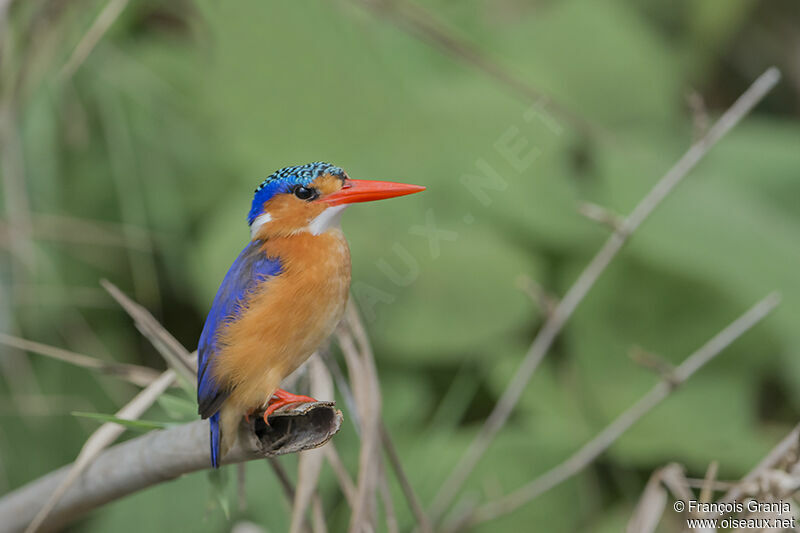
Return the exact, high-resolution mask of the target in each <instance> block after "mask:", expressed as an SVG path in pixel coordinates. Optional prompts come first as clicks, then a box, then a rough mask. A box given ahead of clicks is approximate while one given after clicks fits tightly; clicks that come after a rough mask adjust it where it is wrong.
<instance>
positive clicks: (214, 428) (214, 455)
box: [208, 411, 220, 468]
mask: <svg viewBox="0 0 800 533" xmlns="http://www.w3.org/2000/svg"><path fill="white" fill-rule="evenodd" d="M208 422H209V429H210V430H211V431H210V437H211V438H210V441H211V466H213V467H214V468H219V459H220V457H219V446H220V433H219V411H217V412H216V413H214V414H213V415H212V416H211V417H210V418H209V419H208Z"/></svg>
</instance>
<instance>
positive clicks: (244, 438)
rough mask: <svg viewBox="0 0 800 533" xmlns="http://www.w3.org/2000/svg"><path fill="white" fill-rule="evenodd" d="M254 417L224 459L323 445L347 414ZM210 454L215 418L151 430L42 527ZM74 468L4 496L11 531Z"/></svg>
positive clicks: (306, 410)
mask: <svg viewBox="0 0 800 533" xmlns="http://www.w3.org/2000/svg"><path fill="white" fill-rule="evenodd" d="M251 420H252V421H251V422H250V423H249V424H247V423H245V422H243V423H242V425H241V426H240V428H239V439H238V442H237V444H236V446H235V447H234V448H233V449H232V450H231V451H230V452H229V453H228V454H227V455H226V456H225V457H224V458H223V463H224V464H233V463H240V462H244V461H251V460H254V459H262V458H264V457H273V456H276V455H283V454H286V453H294V452H299V451H303V450H309V449H312V448H318V447H319V446H322V445H323V444H325V443H326V442H328V440H330V438H331V437H333V435H334V434H335V433H336V432H337V431H339V428H340V426H341V424H342V413H341V411H339V410H337V409H335V408H334V404H333V402H316V403H313V404H301V405H299V406H297V407H295V408H289V409H283V410H278V411H276V412H275V413H274V414H273V415H272V416H271V417H270V426H267V425H266V424H264V421H263V419H262V418H261V417H259V416H256V415H254V416H253V417H251ZM208 453H209V452H208V423H207V422H205V421H201V420H198V421H196V422H191V423H189V424H183V425H180V426H176V427H172V428H169V429H165V430H158V431H151V432H149V433H147V434H145V435H143V436H141V437H138V438H135V439H132V440H129V441H127V442H124V443H122V444H118V445H117V446H114V447H112V448H109V449H108V450H106V451H105V452H103V453H102V454H101V455H100V456H99V457H97V458H96V459H95V461H94V462H93V463H92V464H90V465H89V466H88V467H87V468H86V469H85V470H84V471H83V473H82V474H81V475H80V477H79V478H78V480H77V482H76V483H74V484H72V485H71V487H70V488H69V490H68V491H67V492H66V493H65V494H64V495H63V496H62V497H61V499H60V500H59V502H58V504H57V505H56V506H55V507H54V508H53V509H52V511H51V512H50V514H49V515H48V517H47V519H46V520H45V521H44V522H43V523H42V525H41V529H40V531H53V530H57V529H60V528H62V527H63V526H64V525H65V524H67V523H68V522H69V521H71V520H74V519H75V518H77V517H79V516H81V515H83V514H85V513H87V512H89V511H91V510H92V509H95V508H97V507H99V506H101V505H103V504H105V503H108V502H110V501H114V500H117V499H120V498H123V497H125V496H127V495H129V494H132V493H134V492H137V491H139V490H142V489H145V488H147V487H150V486H152V485H156V484H158V483H162V482H164V481H169V480H171V479H175V478H177V477H179V476H181V475H184V474H188V473H190V472H195V471H198V470H205V469H208V468H210V466H211V464H210V462H209V458H208V457H209V456H208ZM71 468H72V465H67V466H64V467H62V468H60V469H58V470H56V471H54V472H51V473H50V474H47V475H45V476H44V477H41V478H39V479H37V480H35V481H32V482H31V483H29V484H27V485H25V486H24V487H21V488H19V489H17V490H16V491H14V492H12V493H10V494H7V495H6V496H4V497H3V498H2V499H0V524H3V531H7V532H9V533H11V532H19V531H23V530H24V529H25V527H26V526H27V525H28V524H29V523H30V522H31V520H33V518H34V516H35V515H36V513H37V512H38V511H39V509H40V508H41V505H42V502H43V501H46V500H47V499H48V497H49V496H50V494H51V493H52V492H53V489H54V487H57V486H59V485H60V484H61V483H62V482H63V481H64V479H66V477H67V475H68V474H69V472H70V469H71Z"/></svg>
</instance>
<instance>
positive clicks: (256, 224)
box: [250, 213, 272, 239]
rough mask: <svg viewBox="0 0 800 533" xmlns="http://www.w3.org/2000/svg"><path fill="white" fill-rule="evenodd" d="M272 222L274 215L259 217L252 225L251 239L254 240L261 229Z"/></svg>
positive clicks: (266, 214) (267, 214)
mask: <svg viewBox="0 0 800 533" xmlns="http://www.w3.org/2000/svg"><path fill="white" fill-rule="evenodd" d="M270 220H272V215H270V214H269V213H264V214H263V215H258V216H257V217H256V219H255V220H254V221H253V224H251V225H250V238H251V239H254V238H255V237H256V234H257V233H258V230H260V229H261V226H263V225H264V224H266V223H267V222H269V221H270Z"/></svg>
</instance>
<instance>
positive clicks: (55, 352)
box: [0, 333, 159, 387]
mask: <svg viewBox="0 0 800 533" xmlns="http://www.w3.org/2000/svg"><path fill="white" fill-rule="evenodd" d="M0 344H5V345H6V346H13V347H14V348H19V349H20V350H26V351H28V352H32V353H38V354H40V355H44V356H46V357H51V358H53V359H57V360H59V361H63V362H65V363H69V364H71V365H75V366H79V367H82V368H89V369H92V370H99V371H100V372H101V373H103V374H108V375H111V376H115V377H120V378H122V379H125V380H127V381H130V382H131V383H133V384H134V385H138V386H139V387H146V386H147V385H149V384H150V383H152V382H153V381H154V380H155V379H156V378H158V375H159V374H158V372H157V371H155V370H153V369H152V368H148V367H146V366H138V365H128V364H124V363H114V362H107V361H103V360H102V359H97V358H95V357H89V356H88V355H83V354H79V353H75V352H71V351H69V350H64V349H61V348H57V347H55V346H49V345H47V344H42V343H40V342H34V341H29V340H26V339H21V338H19V337H15V336H13V335H6V334H5V333H0Z"/></svg>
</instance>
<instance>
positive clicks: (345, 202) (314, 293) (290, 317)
mask: <svg viewBox="0 0 800 533" xmlns="http://www.w3.org/2000/svg"><path fill="white" fill-rule="evenodd" d="M423 190H425V187H422V186H419V185H410V184H405V183H394V182H388V181H374V180H357V179H351V178H350V177H349V176H348V175H347V173H345V171H344V170H342V168H340V167H338V166H335V165H332V164H330V163H325V162H322V161H318V162H315V163H308V164H304V165H297V166H289V167H284V168H281V169H280V170H277V171H275V172H274V173H272V174H270V175H269V176H268V177H267V178H266V179H265V180H264V181H262V182H261V184H260V185H259V186H258V188H256V190H255V194H254V196H253V201H252V205H251V208H250V211H249V213H248V215H247V223H248V225H249V227H250V241H249V242H248V243H247V245H246V246H245V247H244V249H243V250H242V251H241V253H240V254H239V256H238V257H237V258H236V260H235V261H234V262H233V264H232V265H231V267H230V268H229V270H228V272H227V274H226V275H225V277H224V279H223V280H222V283H221V284H220V287H219V289H218V291H217V293H216V296H215V297H214V301H213V303H212V305H211V309H210V311H209V313H208V316H207V318H206V321H205V324H204V326H203V330H202V333H201V334H200V339H199V341H198V350H197V351H198V372H197V402H198V413H199V414H200V416H201V418H202V419H209V436H210V439H209V440H210V448H211V450H210V451H211V465H212V467H214V468H219V466H220V464H221V461H222V459H223V458H224V456H225V454H226V453H227V452H228V451H229V450H230V449H231V447H232V446H233V445H234V444H235V442H236V436H237V433H238V426H239V424H240V422H241V419H242V417H249V416H250V415H251V414H252V413H254V412H258V411H260V410H261V409H264V410H265V411H264V421H265V422H266V423H267V424H269V421H268V420H267V418H268V417H269V415H270V414H272V413H273V412H274V411H275V410H276V409H279V408H280V407H283V406H285V405H289V404H293V403H297V402H313V401H316V400H314V399H313V398H310V397H308V396H303V395H296V394H292V393H289V392H287V391H285V390H282V389H280V388H279V386H280V384H281V381H283V379H284V378H285V377H286V376H288V375H289V374H291V373H292V372H293V371H294V370H296V369H297V368H298V367H300V365H302V364H303V362H305V361H306V359H308V357H310V356H311V354H312V353H313V352H314V351H315V350H316V349H317V348H318V347H319V346H320V345H321V344H322V343H323V342H324V341H325V339H326V338H327V337H328V336H330V335H331V334H332V333H333V331H334V329H335V328H336V326H337V324H338V322H339V321H340V320H341V318H342V315H343V313H344V310H345V305H346V303H347V300H348V296H349V292H350V249H349V246H348V244H347V240H346V239H345V237H344V234H343V233H342V230H341V227H340V218H341V215H342V212H343V211H344V209H345V208H346V207H348V206H350V205H351V204H354V203H358V202H369V201H373V200H381V199H385V198H393V197H397V196H403V195H407V194H413V193H417V192H420V191H423Z"/></svg>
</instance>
